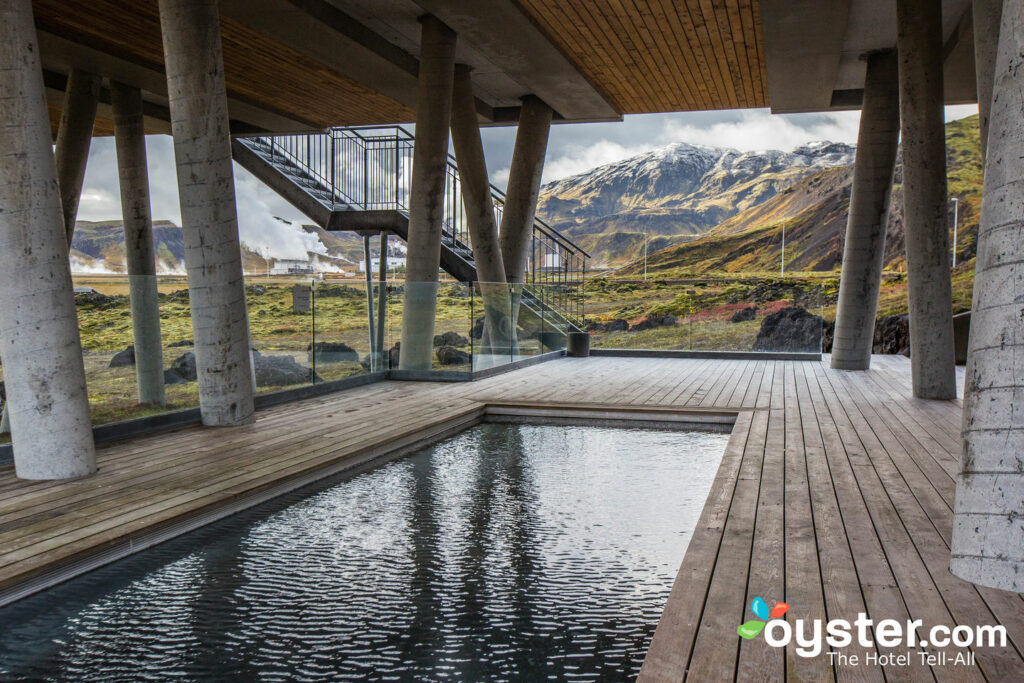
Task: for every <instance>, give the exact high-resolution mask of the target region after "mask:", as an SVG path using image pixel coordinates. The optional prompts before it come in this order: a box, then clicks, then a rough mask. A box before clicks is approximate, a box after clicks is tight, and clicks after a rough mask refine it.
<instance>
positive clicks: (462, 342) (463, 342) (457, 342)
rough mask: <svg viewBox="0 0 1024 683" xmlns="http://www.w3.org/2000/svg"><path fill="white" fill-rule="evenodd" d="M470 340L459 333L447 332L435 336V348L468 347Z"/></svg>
mask: <svg viewBox="0 0 1024 683" xmlns="http://www.w3.org/2000/svg"><path fill="white" fill-rule="evenodd" d="M468 344H469V340H468V339H466V338H465V337H463V336H462V335H461V334H459V333H458V332H445V333H444V334H436V335H434V346H435V347H438V346H467V345H468Z"/></svg>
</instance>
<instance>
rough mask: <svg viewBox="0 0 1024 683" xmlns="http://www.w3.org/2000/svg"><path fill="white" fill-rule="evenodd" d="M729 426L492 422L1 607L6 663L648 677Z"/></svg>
mask: <svg viewBox="0 0 1024 683" xmlns="http://www.w3.org/2000/svg"><path fill="white" fill-rule="evenodd" d="M727 438H728V437H727V436H726V435H724V434H717V433H709V432H679V431H660V430H648V429H618V428H603V427H576V426H550V425H549V426H535V425H512V424H483V425H479V426H477V427H474V428H472V429H470V430H468V431H466V432H464V433H462V434H460V435H457V436H455V437H452V438H450V439H448V440H446V441H444V442H442V443H439V444H437V445H435V446H432V447H430V448H426V449H424V450H422V451H419V452H417V453H415V454H413V455H411V456H409V457H406V458H403V459H400V460H395V461H391V462H388V463H385V464H382V465H379V466H377V467H375V468H373V469H370V470H367V471H362V472H359V473H355V474H350V475H348V476H346V477H345V478H343V479H340V480H335V481H334V482H332V483H330V484H329V485H327V486H324V487H321V488H319V489H318V490H316V491H312V492H310V491H309V490H306V491H302V492H296V493H295V494H291V495H288V496H284V497H282V498H280V499H276V500H274V501H271V502H269V503H266V504H264V505H261V506H259V507H257V508H253V509H251V510H249V511H247V512H244V513H241V514H239V515H235V516H233V517H230V518H227V519H225V520H222V521H220V522H217V523H215V524H212V525H210V526H207V527H204V528H202V529H200V530H198V531H195V532H192V533H190V534H188V535H186V536H183V537H180V538H177V539H175V540H173V541H170V542H168V543H165V544H163V545H160V546H157V547H155V548H151V549H149V550H147V551H144V552H142V553H140V554H138V555H135V556H132V557H130V558H127V559H125V560H121V561H120V562H117V563H115V564H113V565H110V566H108V567H105V568H103V569H100V570H97V571H94V572H91V573H90V574H87V575H84V576H82V577H79V578H77V579H74V580H72V581H69V582H67V583H65V584H63V585H61V586H58V587H56V588H53V589H50V590H49V591H46V592H44V593H40V594H38V595H35V596H33V597H31V598H28V599H25V600H23V601H21V602H19V603H16V604H14V605H12V606H9V607H7V608H4V609H3V610H0V624H2V628H0V677H31V678H46V679H86V678H89V679H96V678H101V677H103V678H116V677H120V678H132V679H138V678H147V677H153V678H166V677H171V676H174V677H183V678H186V679H215V678H216V679H225V678H231V679H239V680H241V679H253V678H257V677H258V678H264V679H270V680H284V679H292V680H293V679H354V678H361V679H362V678H370V679H401V680H409V679H418V680H423V679H429V680H444V679H448V680H485V679H486V680H527V679H528V680H537V679H540V678H557V679H571V680H583V681H586V680H599V679H625V678H632V677H634V676H635V675H636V673H637V672H638V671H639V667H640V664H641V662H642V660H643V656H644V653H645V651H646V649H647V645H648V643H649V642H650V638H651V635H652V634H653V632H654V629H655V627H656V625H657V621H658V617H659V615H660V612H661V609H662V607H663V606H664V602H665V600H666V598H667V597H668V592H669V589H670V588H671V585H672V581H673V579H674V577H675V573H676V571H677V569H678V566H679V563H680V561H681V560H682V556H683V553H684V551H685V549H686V544H687V542H688V540H689V537H690V534H691V532H692V530H693V528H694V526H695V525H696V522H697V518H698V516H699V514H700V510H701V508H702V506H703V504H704V500H705V498H706V497H707V494H708V491H709V489H710V487H711V482H712V480H713V478H714V475H715V472H716V470H717V468H718V464H719V461H720V459H721V455H722V452H723V451H724V448H725V443H726V440H727Z"/></svg>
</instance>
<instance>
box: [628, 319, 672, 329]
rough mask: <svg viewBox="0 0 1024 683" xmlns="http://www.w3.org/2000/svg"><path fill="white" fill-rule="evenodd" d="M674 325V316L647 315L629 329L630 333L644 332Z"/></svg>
mask: <svg viewBox="0 0 1024 683" xmlns="http://www.w3.org/2000/svg"><path fill="white" fill-rule="evenodd" d="M675 324H676V317H675V316H674V315H649V316H647V317H646V318H644V319H643V320H641V321H640V322H638V323H637V324H636V325H633V326H632V327H630V328H629V331H630V332H643V331H644V330H653V329H655V328H657V327H668V326H670V325H675Z"/></svg>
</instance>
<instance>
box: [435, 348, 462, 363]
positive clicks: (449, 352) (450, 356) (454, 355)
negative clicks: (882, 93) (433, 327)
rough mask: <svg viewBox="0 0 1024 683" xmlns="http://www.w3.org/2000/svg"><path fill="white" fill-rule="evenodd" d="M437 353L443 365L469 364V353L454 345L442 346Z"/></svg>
mask: <svg viewBox="0 0 1024 683" xmlns="http://www.w3.org/2000/svg"><path fill="white" fill-rule="evenodd" d="M435 354H436V355H437V362H438V363H440V364H441V365H469V354H468V353H466V352H465V351H462V350H461V349H457V348H455V347H454V346H441V347H439V348H438V349H437V351H435Z"/></svg>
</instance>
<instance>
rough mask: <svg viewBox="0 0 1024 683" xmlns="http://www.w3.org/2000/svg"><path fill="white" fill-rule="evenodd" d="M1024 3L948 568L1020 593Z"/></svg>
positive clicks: (1011, 65) (1000, 150)
mask: <svg viewBox="0 0 1024 683" xmlns="http://www.w3.org/2000/svg"><path fill="white" fill-rule="evenodd" d="M1021 111H1024V3H1021V2H1008V3H1006V4H1005V5H1004V6H1003V13H1002V28H1001V30H1000V32H999V47H998V57H997V66H996V79H995V84H994V87H993V97H992V109H991V114H992V117H991V119H990V122H989V146H988V159H987V161H986V163H985V183H984V192H983V193H982V201H981V222H980V225H979V227H978V258H977V262H976V266H975V274H974V305H973V310H972V313H971V337H970V342H969V344H970V346H969V350H968V355H967V375H966V380H967V381H966V389H965V392H964V411H963V437H964V443H963V454H962V456H961V460H960V475H959V477H958V478H957V486H956V499H955V500H954V503H953V537H952V543H951V545H950V550H951V555H952V557H951V560H950V570H951V571H952V572H953V573H954V574H956V575H957V576H959V577H961V578H964V579H967V580H968V581H973V582H974V583H978V584H981V585H984V586H992V587H994V588H1002V589H1004V590H1010V591H1016V592H1018V593H1020V592H1024V527H1022V526H1021V514H1022V512H1024V462H1022V457H1024V456H1022V453H1024V413H1022V412H1021V405H1022V403H1024V339H1022V337H1021V323H1020V315H1021V304H1020V290H1021V282H1022V278H1024V121H1022V119H1021Z"/></svg>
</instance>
